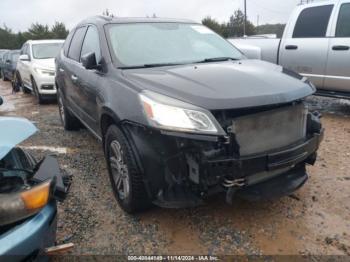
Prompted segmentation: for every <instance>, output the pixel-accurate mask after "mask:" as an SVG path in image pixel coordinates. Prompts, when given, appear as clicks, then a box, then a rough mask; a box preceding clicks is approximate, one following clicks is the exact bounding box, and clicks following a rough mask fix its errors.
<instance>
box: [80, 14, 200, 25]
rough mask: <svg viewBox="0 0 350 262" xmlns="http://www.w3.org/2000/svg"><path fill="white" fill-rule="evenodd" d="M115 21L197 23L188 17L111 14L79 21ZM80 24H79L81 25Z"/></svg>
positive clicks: (109, 22) (97, 22)
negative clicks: (121, 15)
mask: <svg viewBox="0 0 350 262" xmlns="http://www.w3.org/2000/svg"><path fill="white" fill-rule="evenodd" d="M113 23H116V24H117V23H121V24H124V23H191V24H194V23H195V24H197V22H194V21H192V20H188V19H172V18H153V17H152V18H148V17H109V16H101V15H100V16H93V17H89V18H87V19H85V20H83V21H81V22H80V23H79V25H83V24H99V25H104V24H113ZM79 25H78V26H79Z"/></svg>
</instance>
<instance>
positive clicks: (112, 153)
mask: <svg viewBox="0 0 350 262" xmlns="http://www.w3.org/2000/svg"><path fill="white" fill-rule="evenodd" d="M104 149H105V156H106V160H107V166H108V173H109V178H110V181H111V185H112V189H113V193H114V196H115V198H116V200H117V201H118V203H119V205H120V207H121V208H122V209H123V210H124V211H125V212H127V213H130V214H133V213H136V212H140V211H144V210H146V209H148V208H149V207H150V206H151V202H150V200H149V197H148V195H147V192H146V188H145V185H144V182H143V175H142V173H141V172H140V170H139V168H138V167H137V165H136V160H135V157H134V154H133V152H132V150H131V147H130V145H129V142H128V141H127V139H126V137H125V135H124V133H123V132H122V131H121V130H120V129H119V128H118V127H117V126H116V125H111V126H110V127H109V128H108V130H107V132H106V134H105V143H104Z"/></svg>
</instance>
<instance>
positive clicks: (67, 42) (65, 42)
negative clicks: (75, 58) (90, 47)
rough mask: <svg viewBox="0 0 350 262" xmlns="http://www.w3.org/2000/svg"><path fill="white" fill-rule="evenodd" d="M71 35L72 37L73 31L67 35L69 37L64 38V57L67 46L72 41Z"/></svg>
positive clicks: (66, 52) (66, 53)
mask: <svg viewBox="0 0 350 262" xmlns="http://www.w3.org/2000/svg"><path fill="white" fill-rule="evenodd" d="M73 35H74V30H73V31H71V32H70V33H69V35H68V36H67V38H66V41H64V45H63V53H64V55H65V56H68V51H69V46H70V42H71V41H72V37H73Z"/></svg>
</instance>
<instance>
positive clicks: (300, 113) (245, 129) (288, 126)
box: [232, 104, 307, 156]
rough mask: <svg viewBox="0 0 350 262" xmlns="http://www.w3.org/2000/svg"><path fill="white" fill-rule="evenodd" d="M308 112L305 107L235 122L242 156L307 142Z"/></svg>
mask: <svg viewBox="0 0 350 262" xmlns="http://www.w3.org/2000/svg"><path fill="white" fill-rule="evenodd" d="M306 120H307V109H306V107H305V105H304V104H299V105H293V106H287V107H283V108H279V109H275V110H271V111H265V112H262V113H257V114H253V115H247V116H243V117H238V118H235V119H234V120H233V125H232V131H233V133H234V134H235V135H236V140H237V142H238V145H239V147H240V148H239V152H240V155H241V156H248V155H255V154H259V153H264V152H269V151H272V150H274V149H278V148H283V147H286V146H288V145H291V144H294V143H297V142H299V141H302V140H304V139H305V136H306Z"/></svg>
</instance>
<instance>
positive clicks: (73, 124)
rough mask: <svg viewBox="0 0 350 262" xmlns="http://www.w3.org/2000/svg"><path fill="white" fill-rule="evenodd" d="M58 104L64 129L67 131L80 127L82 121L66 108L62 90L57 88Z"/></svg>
mask: <svg viewBox="0 0 350 262" xmlns="http://www.w3.org/2000/svg"><path fill="white" fill-rule="evenodd" d="M57 104H58V109H59V114H60V118H61V123H62V125H63V127H64V129H65V130H67V131H75V130H78V129H79V127H80V121H79V119H78V118H76V117H75V116H74V115H73V114H72V113H71V112H69V110H68V109H67V108H66V106H65V104H64V100H63V96H62V94H61V91H60V90H57Z"/></svg>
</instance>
